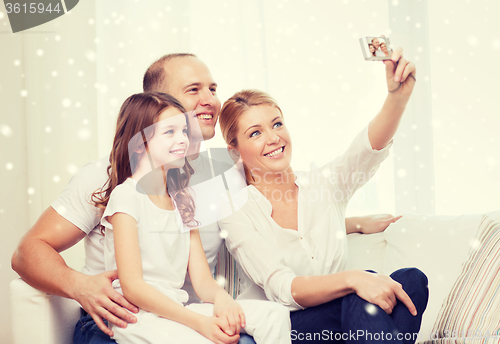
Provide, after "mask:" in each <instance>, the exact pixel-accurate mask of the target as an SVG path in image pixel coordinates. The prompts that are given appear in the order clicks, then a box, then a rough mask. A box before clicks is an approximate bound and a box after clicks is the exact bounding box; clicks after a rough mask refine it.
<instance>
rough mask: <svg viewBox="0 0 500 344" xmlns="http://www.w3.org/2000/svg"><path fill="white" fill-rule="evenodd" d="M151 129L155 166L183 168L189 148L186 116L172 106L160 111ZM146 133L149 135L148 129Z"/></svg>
mask: <svg viewBox="0 0 500 344" xmlns="http://www.w3.org/2000/svg"><path fill="white" fill-rule="evenodd" d="M153 128H154V129H153ZM147 129H149V128H147ZM151 129H153V130H154V135H153V137H151V138H150V139H149V140H148V148H149V154H150V157H151V160H152V162H153V164H154V168H158V167H160V166H165V167H166V168H167V169H171V168H182V167H183V166H184V164H185V158H186V151H187V149H188V148H189V139H188V136H187V130H188V128H187V123H186V116H185V115H184V114H183V113H181V112H180V111H179V110H178V109H177V108H175V107H172V106H170V107H168V108H166V109H165V110H163V111H162V112H161V113H160V115H159V116H158V121H157V122H156V123H155V124H154V125H152V126H151ZM145 134H146V137H149V135H148V133H147V131H146V130H145Z"/></svg>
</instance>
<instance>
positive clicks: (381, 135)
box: [368, 48, 416, 150]
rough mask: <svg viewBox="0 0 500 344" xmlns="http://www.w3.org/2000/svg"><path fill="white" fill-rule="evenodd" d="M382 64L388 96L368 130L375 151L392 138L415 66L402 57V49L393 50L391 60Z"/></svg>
mask: <svg viewBox="0 0 500 344" xmlns="http://www.w3.org/2000/svg"><path fill="white" fill-rule="evenodd" d="M384 64H385V69H386V77H387V89H388V91H389V94H388V95H387V98H386V100H385V102H384V105H383V106H382V109H381V110H380V112H379V113H378V114H377V115H376V116H375V118H374V119H373V120H372V121H371V122H370V126H369V129H368V137H369V139H370V143H371V145H372V148H373V149H376V150H380V149H382V148H384V147H385V146H387V145H388V144H389V142H390V141H391V140H392V138H393V137H394V134H395V133H396V130H397V129H398V126H399V122H400V120H401V116H402V115H403V112H404V110H405V108H406V104H407V103H408V100H409V99H410V96H411V93H412V92H413V87H414V85H415V74H416V67H415V64H414V63H413V62H410V61H408V60H406V59H405V58H404V57H403V49H402V48H397V49H395V50H394V52H393V53H392V59H391V60H386V61H384Z"/></svg>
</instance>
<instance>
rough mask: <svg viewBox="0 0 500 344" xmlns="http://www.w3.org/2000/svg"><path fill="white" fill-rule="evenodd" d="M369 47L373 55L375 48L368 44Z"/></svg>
mask: <svg viewBox="0 0 500 344" xmlns="http://www.w3.org/2000/svg"><path fill="white" fill-rule="evenodd" d="M369 47H370V52H371V53H372V54H373V52H374V51H375V47H374V46H373V44H370V45H369Z"/></svg>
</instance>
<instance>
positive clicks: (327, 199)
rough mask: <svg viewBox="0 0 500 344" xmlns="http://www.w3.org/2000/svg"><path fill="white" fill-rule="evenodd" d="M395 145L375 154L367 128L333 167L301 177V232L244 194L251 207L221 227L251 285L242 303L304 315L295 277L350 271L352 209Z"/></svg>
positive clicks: (258, 197)
mask: <svg viewBox="0 0 500 344" xmlns="http://www.w3.org/2000/svg"><path fill="white" fill-rule="evenodd" d="M391 145H392V141H391V143H389V145H388V146H387V147H385V148H383V149H382V150H379V151H377V150H374V149H372V147H371V144H370V141H369V139H368V127H366V128H365V129H363V130H362V131H361V132H360V133H359V134H358V135H357V136H356V138H355V139H354V141H353V142H352V144H351V145H350V146H349V148H348V149H347V151H346V152H345V153H344V154H343V155H341V156H340V157H338V158H337V159H335V160H334V161H333V162H330V163H328V164H327V165H325V166H324V167H322V168H315V169H313V170H311V171H310V172H306V173H296V180H295V183H296V184H297V185H298V187H299V196H298V212H297V220H298V230H293V229H286V228H282V227H280V226H279V225H278V224H277V223H276V222H275V221H274V219H273V218H272V217H271V215H272V211H273V210H272V206H271V203H270V202H269V200H268V199H266V197H264V195H263V194H262V193H261V192H260V191H259V190H257V189H256V188H255V187H254V186H252V185H249V186H247V188H246V189H244V190H242V192H241V195H242V197H243V198H245V197H248V201H247V202H246V204H245V205H244V206H243V207H242V208H241V209H240V210H239V211H237V212H236V213H234V214H233V215H231V216H228V217H226V218H224V219H222V220H220V221H219V226H220V228H221V230H225V231H227V237H226V246H227V247H228V249H229V251H230V252H231V254H232V255H233V257H235V259H236V260H237V261H238V263H239V264H240V266H241V267H242V269H243V270H244V271H245V273H246V274H247V275H248V276H249V277H250V279H251V280H248V279H247V280H246V281H245V284H246V285H245V286H244V287H242V289H243V290H245V292H243V294H242V295H240V298H241V299H269V300H272V301H276V302H279V303H281V304H283V305H285V306H287V307H288V308H289V309H290V310H291V311H295V310H299V309H302V307H301V306H300V305H299V304H297V303H296V302H295V300H294V298H293V296H292V292H291V285H292V281H293V279H294V278H295V277H296V276H313V275H326V274H333V273H336V272H340V271H343V270H344V269H345V268H346V264H347V257H348V255H347V238H346V228H345V211H346V207H347V203H348V201H349V199H350V198H351V197H352V195H353V194H354V192H355V191H356V190H357V189H359V188H360V187H361V186H362V185H364V184H365V183H366V182H367V181H368V180H369V179H370V178H371V177H372V176H373V174H374V173H375V172H376V171H377V169H378V167H379V165H380V163H381V162H382V161H383V160H384V159H385V158H386V157H387V156H388V155H389V149H390V146H391ZM276 197H278V195H276Z"/></svg>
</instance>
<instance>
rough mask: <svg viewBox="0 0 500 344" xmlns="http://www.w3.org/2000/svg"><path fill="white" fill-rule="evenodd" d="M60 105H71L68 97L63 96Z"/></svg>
mask: <svg viewBox="0 0 500 344" xmlns="http://www.w3.org/2000/svg"><path fill="white" fill-rule="evenodd" d="M62 106H64V107H65V108H68V107H70V106H71V100H70V99H68V98H64V99H63V101H62Z"/></svg>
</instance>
